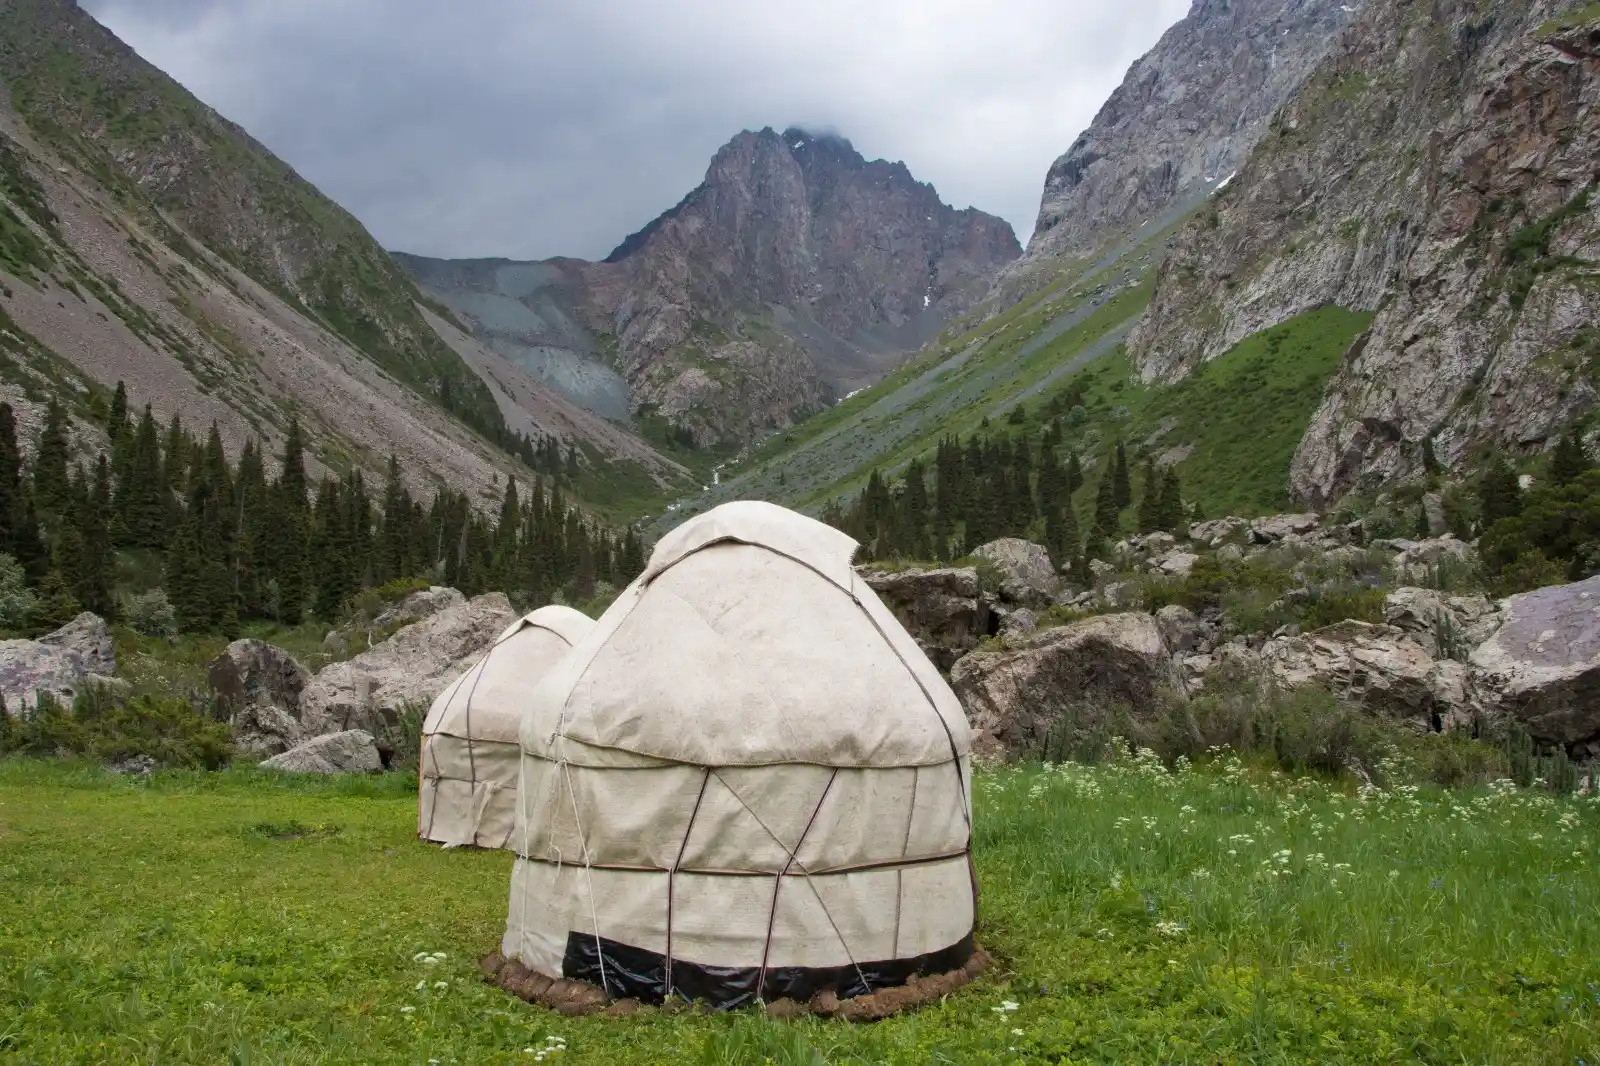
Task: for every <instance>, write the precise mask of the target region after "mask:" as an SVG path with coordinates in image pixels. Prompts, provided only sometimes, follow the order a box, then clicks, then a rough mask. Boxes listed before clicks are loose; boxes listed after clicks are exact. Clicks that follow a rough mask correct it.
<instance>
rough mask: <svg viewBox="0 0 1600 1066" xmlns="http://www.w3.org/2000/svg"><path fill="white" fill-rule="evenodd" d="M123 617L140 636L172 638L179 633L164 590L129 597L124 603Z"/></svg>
mask: <svg viewBox="0 0 1600 1066" xmlns="http://www.w3.org/2000/svg"><path fill="white" fill-rule="evenodd" d="M122 617H123V619H124V620H125V621H126V622H127V623H128V625H130V626H132V627H133V629H134V631H135V632H137V633H138V634H139V635H140V636H145V637H171V636H175V635H177V632H178V624H177V619H176V616H175V615H174V614H173V612H172V602H171V601H170V600H168V599H167V593H166V591H165V590H164V589H159V588H156V589H151V590H150V591H149V592H142V593H137V594H135V595H132V596H128V597H127V598H125V599H124V600H123V603H122Z"/></svg>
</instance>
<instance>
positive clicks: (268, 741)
mask: <svg viewBox="0 0 1600 1066" xmlns="http://www.w3.org/2000/svg"><path fill="white" fill-rule="evenodd" d="M206 677H207V679H208V680H209V681H210V683H211V689H212V691H213V692H215V693H216V695H217V701H218V704H219V707H220V709H221V710H222V712H223V713H224V714H226V715H227V716H228V719H229V721H230V723H231V724H232V726H233V742H234V745H235V746H236V747H238V748H239V749H240V750H241V751H246V752H251V753H253V754H257V755H277V754H279V753H280V752H284V751H288V750H289V749H290V748H293V747H295V746H296V745H298V744H299V743H300V742H301V741H302V740H304V739H305V737H306V731H305V727H304V726H302V725H301V723H300V695H301V693H303V692H304V691H305V688H306V685H308V684H309V683H310V682H311V673H310V671H308V670H307V669H306V668H305V667H303V666H301V665H300V664H299V663H298V662H296V661H295V658H294V656H292V655H290V654H289V653H288V652H286V651H284V650H283V649H282V648H280V647H278V646H277V645H275V644H268V643H267V642H266V641H264V640H253V639H245V640H236V641H234V642H233V643H232V644H229V645H228V646H227V648H225V649H223V652H222V654H221V655H218V656H217V657H216V658H215V659H213V660H211V663H210V664H209V665H208V666H207V667H206Z"/></svg>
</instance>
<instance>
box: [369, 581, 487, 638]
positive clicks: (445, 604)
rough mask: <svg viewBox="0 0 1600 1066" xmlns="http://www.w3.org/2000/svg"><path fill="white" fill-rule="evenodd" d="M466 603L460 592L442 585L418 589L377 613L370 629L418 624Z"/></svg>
mask: <svg viewBox="0 0 1600 1066" xmlns="http://www.w3.org/2000/svg"><path fill="white" fill-rule="evenodd" d="M466 602H467V598H466V597H465V596H463V595H462V594H461V593H460V592H458V591H456V590H455V589H452V588H445V587H444V586H442V585H434V586H432V587H431V588H425V589H419V590H417V591H416V592H413V593H412V594H411V595H409V596H407V597H406V598H405V599H403V600H401V601H399V602H398V603H394V604H391V605H390V606H388V607H387V608H385V609H384V610H383V611H381V612H379V614H378V615H377V617H375V618H373V620H372V628H373V629H384V628H387V627H388V626H392V625H395V624H396V623H400V622H420V621H422V620H423V619H424V618H429V617H432V616H433V615H436V614H438V613H439V612H440V611H447V610H449V609H450V608H452V607H459V606H461V605H462V604H463V603H466Z"/></svg>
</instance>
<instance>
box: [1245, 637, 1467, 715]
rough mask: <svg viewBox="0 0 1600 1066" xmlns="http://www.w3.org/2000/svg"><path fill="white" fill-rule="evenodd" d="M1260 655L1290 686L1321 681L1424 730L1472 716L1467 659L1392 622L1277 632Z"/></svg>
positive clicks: (1269, 669)
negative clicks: (1437, 649) (1436, 652)
mask: <svg viewBox="0 0 1600 1066" xmlns="http://www.w3.org/2000/svg"><path fill="white" fill-rule="evenodd" d="M1261 663H1262V665H1263V666H1264V667H1265V668H1266V670H1267V672H1268V673H1269V675H1270V676H1271V677H1272V678H1273V680H1275V681H1277V682H1278V683H1279V684H1280V685H1282V686H1284V687H1285V688H1298V687H1300V686H1302V685H1307V684H1316V685H1321V686H1323V687H1324V688H1327V689H1328V690H1330V691H1331V692H1333V693H1334V695H1336V696H1338V697H1339V698H1340V699H1342V700H1345V701H1347V702H1349V703H1353V704H1356V705H1358V706H1360V707H1361V708H1363V709H1364V710H1367V711H1369V712H1371V713H1373V714H1376V715H1381V716H1383V717H1386V718H1390V719H1395V720H1399V721H1404V722H1408V723H1410V724H1412V725H1414V726H1416V727H1417V728H1419V729H1422V730H1432V731H1435V732H1437V731H1440V730H1444V729H1454V728H1458V727H1461V726H1465V725H1470V724H1471V722H1472V712H1473V709H1474V707H1475V704H1474V699H1473V691H1472V686H1471V678H1470V675H1469V672H1468V670H1467V667H1466V665H1465V664H1463V663H1459V662H1455V661H1451V660H1444V661H1440V660H1437V659H1435V658H1434V657H1433V656H1431V655H1429V654H1428V652H1427V650H1426V649H1424V648H1423V646H1422V645H1421V644H1418V643H1416V642H1414V641H1412V640H1409V639H1407V637H1406V634H1405V633H1404V632H1403V631H1401V630H1399V629H1396V628H1395V627H1393V626H1384V625H1372V624H1369V623H1366V622H1356V621H1346V622H1339V623H1337V624H1335V625H1331V626H1327V627H1325V628H1323V629H1318V630H1316V631H1314V632H1311V633H1307V634H1304V635H1302V636H1294V637H1277V638H1274V639H1272V640H1270V641H1268V642H1267V644H1266V646H1265V647H1263V648H1262V649H1261Z"/></svg>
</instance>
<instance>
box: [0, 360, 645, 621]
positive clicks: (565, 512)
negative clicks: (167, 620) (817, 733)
mask: <svg viewBox="0 0 1600 1066" xmlns="http://www.w3.org/2000/svg"><path fill="white" fill-rule="evenodd" d="M104 424H105V430H106V435H107V437H108V438H109V441H110V449H109V454H106V453H104V452H102V453H101V454H99V455H97V456H96V457H95V459H94V461H93V462H92V463H90V464H89V465H87V466H85V465H84V464H82V463H78V462H74V461H73V458H72V455H71V443H70V439H69V426H68V417H67V412H66V409H65V407H64V406H63V405H62V404H61V403H60V402H59V401H55V400H52V401H51V402H50V403H49V406H48V408H47V412H46V417H45V423H44V426H43V428H42V430H41V431H40V434H39V439H38V444H37V448H36V449H35V451H34V455H33V458H32V461H31V462H30V463H24V461H23V457H22V452H21V449H20V448H19V446H18V441H17V423H16V416H15V412H14V411H13V410H12V408H11V406H10V405H9V404H0V552H3V553H5V554H6V555H9V556H10V557H11V558H12V559H13V560H15V565H14V566H13V569H20V572H21V578H22V580H23V581H25V582H26V585H27V587H28V589H29V590H31V592H32V594H33V597H34V601H35V607H34V609H33V611H32V621H33V623H34V625H35V627H37V628H46V627H51V626H53V625H59V624H61V623H63V622H65V621H66V620H69V619H70V618H71V617H72V616H73V615H74V614H76V613H77V611H78V610H79V609H82V610H89V611H93V612H95V613H96V614H99V615H101V616H102V617H106V618H108V619H109V618H114V617H116V615H117V613H118V610H119V603H118V597H117V595H116V591H117V590H116V585H117V567H116V562H117V553H119V552H122V553H129V557H130V558H133V559H136V560H141V561H142V560H144V559H153V560H154V561H155V563H156V565H159V566H160V567H161V568H162V573H163V578H164V587H165V591H166V595H167V598H168V599H169V600H170V603H171V607H172V613H173V616H174V621H175V623H176V626H177V628H178V629H179V630H182V631H189V632H221V633H224V634H226V635H229V636H233V635H236V634H237V632H238V629H239V626H240V624H241V623H242V622H244V621H252V620H260V621H275V622H280V623H283V624H287V625H295V624H298V623H300V622H302V621H304V620H305V619H306V618H307V617H315V618H319V619H323V620H328V621H331V620H334V619H336V618H337V617H338V616H339V614H340V612H341V611H342V610H343V609H344V608H345V607H346V606H347V605H348V604H349V603H350V602H351V600H352V599H353V598H354V597H355V596H356V595H357V594H359V593H360V592H362V591H363V590H365V589H370V588H377V587H381V586H384V585H387V584H391V583H395V582H399V581H404V580H406V579H418V578H420V579H423V580H427V581H430V582H438V583H442V584H448V585H451V586H454V587H455V588H458V589H460V590H461V591H462V592H463V593H465V594H467V595H476V594H478V593H480V592H484V591H487V590H490V589H501V590H504V591H505V592H506V593H507V594H508V595H509V596H511V598H512V599H513V600H514V601H516V602H518V603H522V604H537V603H545V602H549V601H550V600H551V599H553V598H554V597H556V596H557V595H558V594H560V595H563V596H565V597H567V598H569V599H572V600H576V601H580V602H581V601H583V600H587V599H590V598H592V597H593V596H594V595H595V593H596V588H597V586H598V584H599V583H601V582H608V583H610V584H612V585H621V584H623V583H625V582H627V581H629V580H631V579H632V578H633V577H634V576H635V575H637V574H638V573H639V572H640V571H641V570H643V568H644V548H643V544H642V543H641V541H640V539H639V537H638V535H637V533H636V532H635V531H634V530H633V529H631V528H630V529H628V530H627V531H626V532H625V533H624V534H623V535H621V536H618V535H617V534H616V533H615V532H614V531H611V530H608V529H606V528H603V527H602V526H600V525H599V524H598V523H596V522H595V521H593V520H592V519H589V518H587V517H585V516H584V515H583V514H582V513H581V512H580V511H579V510H578V509H577V508H576V507H574V506H571V505H570V504H569V503H568V502H567V500H566V498H565V496H564V494H563V491H562V481H563V480H565V479H566V477H565V476H566V475H567V473H568V472H569V471H570V470H571V468H572V467H575V466H576V453H575V452H572V451H569V452H568V453H567V455H566V456H563V455H562V454H561V451H560V446H559V444H557V443H556V442H554V441H541V442H538V443H537V444H530V446H529V448H528V449H527V450H528V451H529V452H530V453H531V455H532V457H533V459H534V460H535V462H536V464H537V466H538V468H539V469H541V470H545V471H550V470H551V469H552V468H555V471H557V472H558V473H555V474H553V476H552V477H551V480H550V481H549V482H548V483H547V482H546V481H545V479H544V477H543V475H541V474H539V473H535V474H534V475H533V479H532V482H531V484H527V485H519V484H518V482H517V480H516V478H515V477H509V478H507V480H506V483H505V487H504V490H503V495H502V499H501V505H500V509H499V513H498V516H497V517H495V518H493V519H490V518H486V517H485V516H483V515H480V514H479V513H477V511H476V510H475V509H474V507H473V506H472V501H471V499H469V497H468V496H467V494H466V493H463V492H455V491H453V490H451V489H450V488H448V487H444V486H441V487H440V488H438V489H437V490H436V491H435V493H434V496H433V499H432V501H431V502H429V503H428V504H426V505H424V503H423V502H421V501H419V500H416V499H414V498H413V497H412V495H411V492H410V489H409V488H408V487H407V485H406V481H405V478H404V476H403V471H402V469H401V466H400V464H399V462H398V461H397V460H396V459H394V458H393V457H391V458H390V460H389V463H388V469H387V472H386V476H385V478H384V479H383V484H382V486H381V487H379V488H378V489H377V491H376V492H374V491H373V489H372V488H371V487H370V486H369V485H368V482H367V479H366V477H365V475H364V474H363V473H362V472H361V471H359V470H357V471H355V472H354V473H352V474H350V475H349V476H346V477H341V476H334V475H328V476H325V477H324V478H322V479H321V480H320V481H319V482H317V483H316V484H313V483H312V481H311V479H310V477H309V476H308V474H307V471H306V457H305V443H304V440H303V436H302V432H301V429H300V426H299V423H298V422H297V421H291V422H290V424H289V427H288V430H287V432H286V434H285V436H284V443H283V450H282V452H281V454H279V455H278V456H276V459H277V462H276V473H275V475H274V476H269V474H268V470H267V458H266V456H265V455H264V454H263V451H262V448H261V446H260V444H259V443H258V442H257V441H254V440H252V441H250V442H248V443H247V444H246V445H245V446H244V448H243V450H242V451H241V452H240V453H239V455H238V458H237V459H236V460H230V459H229V458H228V456H227V454H226V452H225V451H224V449H223V444H222V437H221V434H220V433H219V432H218V429H217V426H216V425H215V424H214V423H213V424H212V426H211V427H210V430H209V431H208V432H207V433H206V435H205V436H204V438H203V439H202V438H200V437H197V436H196V435H194V434H193V433H191V432H190V431H189V429H188V428H187V427H186V426H184V424H183V422H182V420H181V418H180V416H178V415H174V416H173V417H172V419H171V421H170V422H168V423H166V424H165V425H161V424H159V423H158V422H157V420H156V418H155V416H154V414H153V412H152V411H151V408H150V407H149V406H148V405H147V406H145V408H144V410H143V412H142V413H141V414H140V415H139V416H138V417H134V416H133V415H132V414H131V412H130V411H129V409H128V397H127V390H126V388H125V387H124V385H123V384H122V383H120V382H119V383H118V384H117V387H116V391H115V393H114V395H113V397H112V399H111V402H110V405H109V410H108V411H107V412H106V414H105V417H104ZM138 553H142V554H138Z"/></svg>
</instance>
